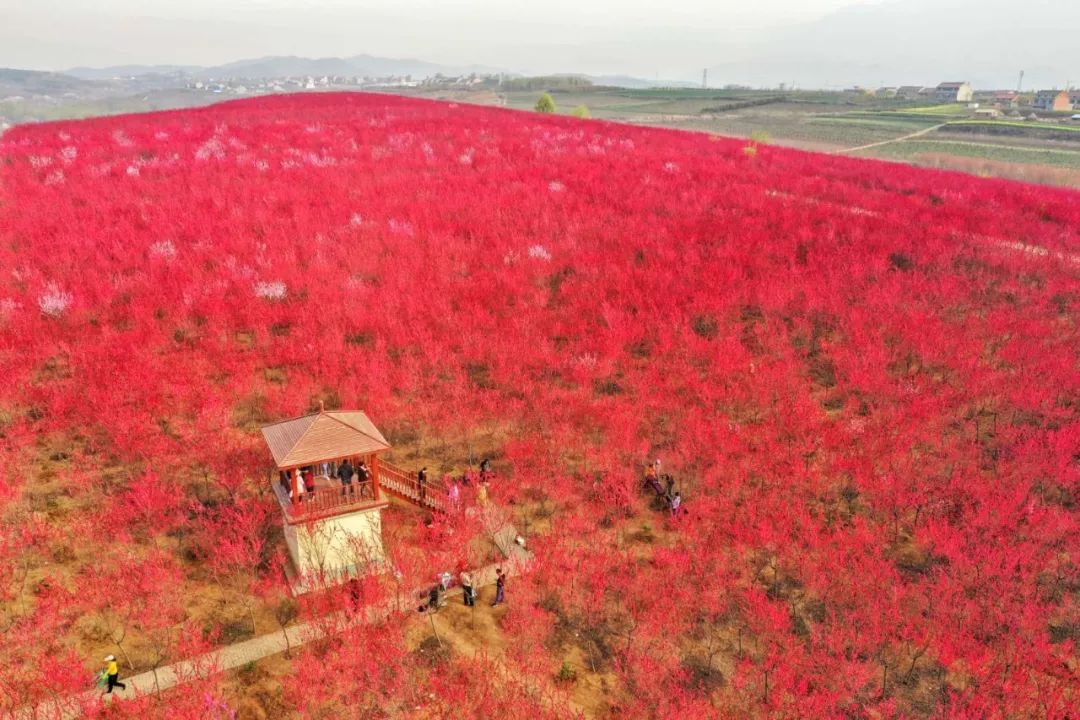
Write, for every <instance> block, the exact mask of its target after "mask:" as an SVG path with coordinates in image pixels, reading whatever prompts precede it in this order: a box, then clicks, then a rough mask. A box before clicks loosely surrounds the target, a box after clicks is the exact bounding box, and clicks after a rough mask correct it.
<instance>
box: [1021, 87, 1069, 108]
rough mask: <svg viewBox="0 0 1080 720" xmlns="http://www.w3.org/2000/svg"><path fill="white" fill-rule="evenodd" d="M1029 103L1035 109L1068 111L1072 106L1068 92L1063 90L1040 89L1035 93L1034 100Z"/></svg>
mask: <svg viewBox="0 0 1080 720" xmlns="http://www.w3.org/2000/svg"><path fill="white" fill-rule="evenodd" d="M1031 105H1032V107H1034V108H1035V109H1036V110H1050V111H1053V112H1068V111H1069V110H1072V108H1073V106H1072V102H1070V101H1069V93H1068V92H1066V91H1065V90H1040V91H1039V92H1037V93H1035V100H1034V101H1033V102H1032V103H1031Z"/></svg>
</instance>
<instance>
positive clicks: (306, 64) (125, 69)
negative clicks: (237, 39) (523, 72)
mask: <svg viewBox="0 0 1080 720" xmlns="http://www.w3.org/2000/svg"><path fill="white" fill-rule="evenodd" d="M498 72H502V71H501V70H499V69H498V68H492V67H487V66H483V65H466V66H453V65H440V64H439V63H432V62H426V61H424V60H413V59H409V58H406V59H400V58H385V57H376V56H374V55H354V56H352V57H346V58H339V57H327V58H306V57H296V56H292V55H289V56H275V57H262V58H252V59H247V60H238V61H236V62H231V63H226V64H225V65H216V66H212V67H203V66H198V65H117V66H113V67H104V68H91V67H77V68H71V69H70V70H67V71H66V72H65V74H67V75H71V76H73V77H77V78H81V79H84V80H111V79H115V78H130V77H137V76H142V75H173V76H178V75H179V76H184V77H190V78H198V79H217V80H226V79H244V80H260V79H264V78H279V77H305V76H309V75H310V76H315V77H321V76H324V75H339V76H364V77H387V76H391V75H394V76H405V75H411V76H413V77H415V78H425V77H431V76H433V75H437V74H440V73H441V74H443V75H468V74H469V73H498Z"/></svg>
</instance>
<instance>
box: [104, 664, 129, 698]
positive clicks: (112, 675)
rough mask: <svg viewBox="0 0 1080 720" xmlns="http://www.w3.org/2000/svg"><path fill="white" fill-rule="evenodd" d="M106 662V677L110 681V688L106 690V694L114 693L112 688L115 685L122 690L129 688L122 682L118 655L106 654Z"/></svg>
mask: <svg viewBox="0 0 1080 720" xmlns="http://www.w3.org/2000/svg"><path fill="white" fill-rule="evenodd" d="M105 662H106V665H105V678H106V680H108V683H109V689H108V690H106V691H105V694H106V695H110V694H112V689H113V688H114V687H118V688H120V689H121V690H127V685H125V684H124V683H122V682H120V667H119V666H118V665H117V664H116V656H115V655H106V656H105Z"/></svg>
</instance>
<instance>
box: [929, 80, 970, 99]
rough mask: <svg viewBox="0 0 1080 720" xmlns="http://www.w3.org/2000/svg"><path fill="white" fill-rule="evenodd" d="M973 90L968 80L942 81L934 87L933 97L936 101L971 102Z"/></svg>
mask: <svg viewBox="0 0 1080 720" xmlns="http://www.w3.org/2000/svg"><path fill="white" fill-rule="evenodd" d="M974 97H975V91H974V90H973V89H972V87H971V83H969V82H966V81H965V82H943V83H941V84H940V85H938V86H937V87H936V88H934V99H935V100H937V101H938V102H943V103H953V102H962V103H966V102H971V100H972V98H974Z"/></svg>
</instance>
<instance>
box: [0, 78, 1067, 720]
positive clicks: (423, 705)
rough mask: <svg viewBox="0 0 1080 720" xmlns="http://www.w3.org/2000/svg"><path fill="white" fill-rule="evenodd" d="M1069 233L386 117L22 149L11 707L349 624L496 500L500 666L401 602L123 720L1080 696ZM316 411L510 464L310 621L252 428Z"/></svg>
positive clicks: (610, 130)
mask: <svg viewBox="0 0 1080 720" xmlns="http://www.w3.org/2000/svg"><path fill="white" fill-rule="evenodd" d="M1078 228H1080V196H1078V195H1077V194H1076V193H1070V192H1067V191H1055V190H1049V189H1046V188H1040V187H1033V186H1025V185H1020V184H1015V183H1008V182H1001V181H990V180H979V179H973V178H970V177H966V176H961V175H955V174H946V173H935V172H927V171H921V170H917V169H913V168H910V167H905V166H899V165H891V164H886V163H879V162H867V161H859V160H854V159H847V158H838V157H830V156H819V155H813V154H807V153H801V152H796V151H791V150H783V149H777V148H770V147H755V146H752V145H747V144H746V143H745V142H741V141H728V140H720V139H715V138H709V137H706V136H702V135H695V134H688V133H680V132H675V131H664V130H650V129H645V128H639V127H629V126H624V125H614V124H605V123H600V122H592V121H578V120H575V119H572V118H562V117H548V116H542V115H538V114H532V113H517V112H513V111H506V110H498V109H490V108H479V107H468V106H458V105H456V104H452V103H435V102H425V101H417V100H409V99H404V98H398V97H389V96H381V95H360V94H348V95H331V94H327V95H304V96H277V97H269V98H262V99H258V100H253V101H243V102H233V103H227V104H223V105H219V106H214V107H210V108H204V109H198V110H187V111H176V112H164V113H154V114H146V115H137V116H127V117H117V118H107V119H105V118H102V119H96V120H88V121H82V122H65V123H52V124H42V125H35V126H20V127H16V128H14V129H12V130H10V131H9V132H7V133H6V134H5V135H3V136H2V137H0V273H2V277H3V282H2V283H0V357H2V361H3V368H4V372H3V373H0V467H2V468H4V473H5V475H4V477H5V482H4V483H3V484H2V486H0V487H2V494H0V510H2V514H0V518H2V520H0V549H2V552H0V593H2V594H0V598H2V599H3V603H0V620H2V621H3V623H4V625H3V626H4V628H5V632H3V633H0V653H2V654H3V656H4V657H5V664H6V667H7V668H8V670H9V672H8V673H6V674H5V677H8V678H13V679H17V680H18V682H17V683H14V684H5V685H2V686H0V688H2V689H3V693H2V694H0V709H3V710H10V709H11V708H12V707H15V706H20V705H23V704H26V703H32V702H36V701H40V700H41V699H44V698H51V697H53V694H64V693H68V692H72V691H74V690H76V689H81V688H83V687H84V686H85V683H86V678H87V677H89V672H90V670H91V669H93V668H94V667H95V666H96V662H97V661H98V660H99V658H100V657H102V656H103V655H104V654H105V653H106V652H113V653H117V654H120V653H121V652H123V653H124V657H125V658H126V659H127V660H126V662H125V664H124V672H125V673H126V672H127V671H128V667H129V666H130V667H131V668H134V669H142V670H146V669H149V668H150V667H152V666H153V665H154V664H155V663H159V662H161V659H162V658H163V657H164V658H165V659H166V660H171V659H175V658H176V657H177V656H181V655H185V654H195V653H196V652H199V651H201V650H202V649H205V647H206V646H207V645H210V644H213V643H222V642H230V641H231V640H233V639H236V638H237V637H243V636H244V635H245V634H250V633H251V632H253V631H259V632H269V631H270V630H272V629H275V628H276V623H275V619H276V620H277V621H278V622H290V620H291V618H293V617H294V616H295V615H297V614H299V615H300V616H302V617H305V618H306V619H313V618H314V619H315V620H316V621H319V622H327V623H331V622H332V621H333V618H334V617H336V616H332V615H331V616H326V615H324V614H325V613H327V611H329V610H334V611H336V610H340V609H341V608H343V607H352V606H355V605H356V604H357V603H361V604H362V603H364V602H369V601H372V598H376V599H377V598H378V597H379V594H380V593H383V592H388V591H392V590H393V589H394V588H395V587H396V588H400V587H412V586H419V585H420V584H421V583H425V582H431V581H432V578H433V575H434V573H435V572H437V571H440V570H442V569H444V568H452V567H454V566H456V565H459V564H462V565H464V564H476V562H477V559H478V556H477V552H478V551H477V550H476V548H475V547H474V546H473V545H472V544H470V543H468V542H466V539H468V538H471V537H473V536H474V535H475V533H476V532H480V531H482V529H483V527H484V526H483V525H482V524H481V521H482V520H483V521H485V522H490V521H491V518H492V517H493V516H494V517H495V520H498V517H499V513H501V512H502V513H505V516H506V517H509V518H511V519H512V520H513V522H514V524H515V526H516V527H518V528H519V529H520V530H521V531H522V532H523V533H525V534H526V535H527V536H528V543H529V548H530V549H531V550H532V551H533V552H534V553H535V554H536V558H537V563H536V565H535V567H534V568H533V569H532V571H531V572H530V573H529V574H528V575H527V576H525V577H522V578H516V579H515V580H514V582H513V583H511V585H510V587H509V590H508V598H509V604H508V607H501V608H498V609H494V610H493V609H491V608H489V607H487V606H486V605H485V606H483V607H478V608H476V610H471V609H470V610H469V612H470V613H473V617H479V618H481V619H480V620H479V621H478V622H479V624H480V625H481V626H483V627H489V628H490V629H491V634H490V635H486V636H485V637H486V638H487V640H486V642H488V644H487V645H486V646H485V649H487V650H488V654H486V655H485V654H480V655H477V656H475V657H474V656H473V655H471V654H465V653H457V654H455V651H454V650H453V649H447V648H444V647H443V645H444V643H443V642H442V641H441V640H438V639H437V638H435V637H433V636H432V635H431V634H430V633H431V630H435V631H438V629H439V627H440V624H442V623H445V622H447V620H445V616H433V617H431V618H430V620H429V619H428V618H426V617H420V618H417V619H414V618H412V617H409V616H402V617H395V618H393V619H390V620H388V621H386V622H385V623H380V624H378V625H377V626H375V627H372V628H370V629H365V631H364V632H362V633H361V632H355V631H349V630H348V629H347V628H342V629H343V630H344V635H343V636H342V639H341V640H340V641H338V640H333V641H329V642H327V643H325V644H319V645H318V646H311V647H307V646H306V647H305V648H304V649H302V650H299V651H297V652H296V653H295V654H294V657H293V658H292V659H285V658H277V659H275V660H274V661H273V663H271V664H269V665H265V666H262V665H261V666H259V667H254V668H248V669H246V670H245V671H244V673H243V674H242V675H240V676H237V678H236V679H235V680H227V681H226V680H224V679H222V678H220V677H212V678H210V679H208V680H206V681H205V682H204V683H203V684H202V685H201V686H200V691H199V692H198V693H186V694H179V695H168V694H166V695H164V696H163V697H161V698H158V697H150V698H146V699H144V700H142V701H140V703H139V704H132V705H130V706H127V705H122V706H121V705H117V706H114V707H113V708H112V709H111V710H112V711H115V712H119V713H120V714H121V715H120V716H123V717H127V716H132V717H134V716H135V715H138V716H139V717H147V713H153V714H155V715H156V716H163V717H164V716H168V717H173V718H177V717H192V718H195V717H200V718H201V717H208V716H214V717H217V716H220V717H226V716H228V715H229V713H230V712H231V711H232V710H234V709H236V708H238V707H242V708H243V711H244V713H247V714H253V715H263V714H265V715H268V716H272V717H290V716H293V715H294V714H305V715H326V714H327V713H329V714H331V715H336V714H342V713H343V712H345V709H346V708H348V709H350V711H351V709H354V708H355V709H356V712H357V713H360V712H361V710H362V709H364V708H369V707H370V708H372V709H373V710H372V712H373V713H376V710H377V712H379V713H382V712H385V713H389V714H397V715H400V716H402V717H439V716H448V715H451V714H454V715H460V716H466V717H485V716H491V715H492V714H494V713H496V709H497V712H498V713H501V714H502V715H503V716H505V717H511V718H525V717H529V718H535V719H537V720H540V719H543V718H563V717H568V716H571V714H572V711H573V710H574V709H583V710H585V711H586V712H587V714H588V715H589V716H594V717H606V716H618V717H657V718H706V717H709V718H712V717H717V716H718V715H719V716H724V717H729V716H730V717H734V716H738V717H746V716H753V717H762V718H764V717H778V716H784V717H837V716H868V717H869V716H888V717H893V716H905V717H985V716H991V715H995V714H996V713H999V712H1000V713H1002V714H1006V715H1009V716H1015V717H1021V716H1034V715H1040V716H1041V715H1045V716H1050V717H1063V716H1064V715H1065V714H1066V713H1067V712H1068V708H1070V707H1075V701H1076V697H1075V693H1076V683H1075V672H1076V667H1077V656H1076V644H1075V643H1076V640H1077V639H1078V635H1077V628H1080V606H1078V604H1077V602H1076V600H1077V596H1076V590H1077V587H1078V583H1077V577H1078V575H1077V572H1078V571H1077V567H1078V565H1077V562H1078V559H1080V558H1078V557H1077V552H1078V550H1077V548H1080V543H1078V542H1077V541H1078V539H1080V535H1078V530H1080V523H1078V516H1077V513H1078V510H1077V508H1078V505H1077V503H1076V498H1077V492H1078V491H1080V466H1078V462H1077V454H1076V449H1077V447H1078V444H1080V404H1078V403H1077V401H1076V398H1077V397H1080V376H1078V374H1077V372H1076V368H1077V367H1078V363H1080V356H1078V353H1080V350H1078V349H1080V337H1078V330H1077V311H1078V308H1077V303H1078V301H1080V264H1078V254H1080V236H1078ZM320 402H325V403H326V404H327V405H328V406H329V407H335V406H341V407H347V408H362V409H364V410H365V411H366V412H367V413H368V415H369V416H370V417H371V418H372V419H373V420H374V422H375V423H376V424H377V425H378V426H379V427H380V428H381V429H382V430H383V431H384V433H385V434H386V436H387V438H388V439H389V440H390V442H391V443H392V444H393V445H394V446H395V449H394V452H395V453H396V455H395V456H394V460H395V461H396V462H399V463H402V464H404V465H405V466H406V467H413V468H415V467H418V466H420V465H422V464H427V465H428V466H429V468H430V471H431V474H432V476H433V477H434V476H435V475H436V474H438V473H441V472H442V471H446V472H450V471H453V472H454V473H455V474H457V473H460V472H461V471H462V470H464V469H465V465H466V463H468V462H470V461H471V460H473V459H475V458H477V457H484V456H489V457H491V458H493V460H494V465H495V468H496V470H497V472H498V479H497V480H496V481H495V482H494V483H493V485H492V488H491V497H492V501H493V507H487V506H485V508H481V509H477V508H475V507H474V506H473V499H472V498H473V496H472V494H471V493H472V488H471V486H470V487H467V488H466V491H465V495H464V500H463V503H464V504H465V505H466V506H467V507H468V510H467V511H463V512H460V513H453V514H451V515H449V516H447V517H440V518H434V519H431V520H430V521H428V522H422V520H421V519H419V518H416V519H412V520H405V521H402V520H400V516H399V515H396V514H395V513H396V512H398V511H396V510H390V511H387V512H388V515H389V517H390V519H391V520H393V521H394V522H390V521H388V522H387V525H386V529H385V530H384V535H385V536H386V543H387V549H388V555H389V557H390V558H391V559H392V562H393V566H394V569H395V574H386V575H384V576H382V577H383V579H382V580H381V581H380V580H378V579H375V580H369V581H365V582H364V583H362V584H360V585H358V586H355V587H353V588H351V590H350V592H349V593H348V594H342V595H335V594H333V593H331V594H328V595H326V596H318V597H314V598H309V599H307V600H305V601H304V602H303V603H302V604H301V605H299V606H297V605H295V604H291V602H292V601H290V600H288V599H287V598H285V597H284V595H283V590H282V585H281V583H280V582H279V581H278V580H277V578H278V576H277V574H276V570H275V568H277V567H278V564H277V563H278V561H279V560H280V558H281V557H282V556H283V554H284V543H283V542H282V539H281V535H280V530H279V529H277V523H279V522H280V509H279V508H278V506H277V501H276V500H274V499H273V495H272V494H271V493H270V492H269V488H268V485H267V475H268V474H267V468H268V466H269V465H270V458H269V455H268V453H267V451H266V449H265V448H264V446H263V444H262V441H261V439H260V438H259V434H258V427H259V425H260V424H262V423H265V422H269V421H270V420H274V419H277V418H281V417H291V416H295V415H298V414H301V413H303V412H305V411H307V410H308V409H310V408H318V407H319V403H320ZM657 458H659V459H660V461H661V463H662V470H661V471H662V473H664V474H668V473H670V474H671V475H672V476H673V482H674V485H675V490H677V491H678V492H680V493H681V494H682V495H681V496H682V497H683V498H684V499H685V504H684V506H683V510H684V511H685V512H683V513H679V514H676V515H672V514H671V513H670V512H668V511H667V510H665V509H663V508H662V507H661V505H660V504H659V501H658V500H657V499H655V498H654V497H653V491H652V490H651V489H649V488H647V487H643V484H642V470H643V467H644V466H645V464H646V463H651V462H652V461H654V460H655V459H657ZM485 562H486V560H485ZM414 615H415V614H414ZM320 618H323V619H322V620H320ZM460 619H461V618H460V614H459V620H460ZM462 623H464V620H462ZM443 627H444V628H445V625H443ZM457 631H460V632H464V625H463V624H462V625H460V626H459V627H458V630H457ZM457 631H456V632H457ZM414 641H415V642H414ZM290 668H291V669H290ZM297 669H302V672H296V671H295V670H297ZM373 678H375V679H377V680H378V681H377V682H375V681H373ZM492 678H495V679H496V680H497V681H496V682H492Z"/></svg>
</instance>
